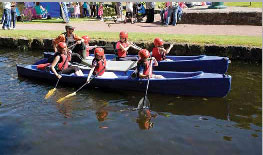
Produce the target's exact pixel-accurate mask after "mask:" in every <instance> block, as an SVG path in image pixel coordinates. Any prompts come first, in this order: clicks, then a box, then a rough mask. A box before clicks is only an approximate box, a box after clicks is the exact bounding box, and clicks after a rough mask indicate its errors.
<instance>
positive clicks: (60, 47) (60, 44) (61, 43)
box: [57, 42, 67, 49]
mask: <svg viewBox="0 0 263 155" xmlns="http://www.w3.org/2000/svg"><path fill="white" fill-rule="evenodd" d="M57 48H59V49H64V48H67V44H66V43H65V42H59V43H58V46H57Z"/></svg>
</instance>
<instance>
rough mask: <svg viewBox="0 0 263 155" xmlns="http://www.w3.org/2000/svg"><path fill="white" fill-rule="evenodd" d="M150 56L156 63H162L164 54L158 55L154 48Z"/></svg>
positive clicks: (156, 49)
mask: <svg viewBox="0 0 263 155" xmlns="http://www.w3.org/2000/svg"><path fill="white" fill-rule="evenodd" d="M152 56H153V57H155V59H156V60H157V61H162V60H164V59H165V53H162V54H161V53H160V51H159V49H158V48H157V47H154V48H153V50H152Z"/></svg>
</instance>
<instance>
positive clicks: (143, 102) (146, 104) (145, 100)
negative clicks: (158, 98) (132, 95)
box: [137, 96, 150, 109]
mask: <svg viewBox="0 0 263 155" xmlns="http://www.w3.org/2000/svg"><path fill="white" fill-rule="evenodd" d="M149 107H150V101H149V99H148V98H147V96H145V97H143V98H141V100H140V101H139V103H138V106H137V109H144V108H149Z"/></svg>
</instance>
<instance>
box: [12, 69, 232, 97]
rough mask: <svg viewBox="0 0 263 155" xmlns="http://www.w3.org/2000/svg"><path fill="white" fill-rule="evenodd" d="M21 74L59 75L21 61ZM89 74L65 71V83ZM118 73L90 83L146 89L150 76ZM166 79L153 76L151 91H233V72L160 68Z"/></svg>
mask: <svg viewBox="0 0 263 155" xmlns="http://www.w3.org/2000/svg"><path fill="white" fill-rule="evenodd" d="M17 72H18V75H19V76H23V77H28V78H33V79H38V80H44V81H49V82H53V83H55V82H56V81H57V78H56V76H55V75H54V74H53V73H51V72H47V71H42V70H38V69H36V65H28V66H25V67H22V66H19V65H17ZM83 72H84V74H85V76H84V77H79V76H75V75H73V74H72V75H64V74H63V75H62V78H61V80H60V82H61V83H63V84H65V85H69V86H74V87H76V86H81V85H83V84H84V83H85V82H86V79H87V75H88V73H89V70H83ZM111 73H112V74H114V75H115V77H96V78H94V79H93V80H92V81H91V83H90V84H89V85H88V86H91V87H99V88H103V89H115V90H132V91H142V92H143V91H145V89H146V84H147V79H131V78H130V74H131V73H132V71H128V72H127V75H126V74H125V73H124V72H111ZM154 74H157V75H163V76H164V77H165V79H150V84H149V89H148V91H149V92H153V93H162V94H175V95H186V96H204V97H224V96H226V95H227V93H228V92H229V91H230V86H231V76H229V75H222V74H214V73H204V72H201V71H199V72H168V71H156V72H154Z"/></svg>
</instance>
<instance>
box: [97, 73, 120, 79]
mask: <svg viewBox="0 0 263 155" xmlns="http://www.w3.org/2000/svg"><path fill="white" fill-rule="evenodd" d="M99 77H101V78H118V76H117V75H116V74H115V73H113V72H104V74H103V75H102V76H99Z"/></svg>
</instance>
